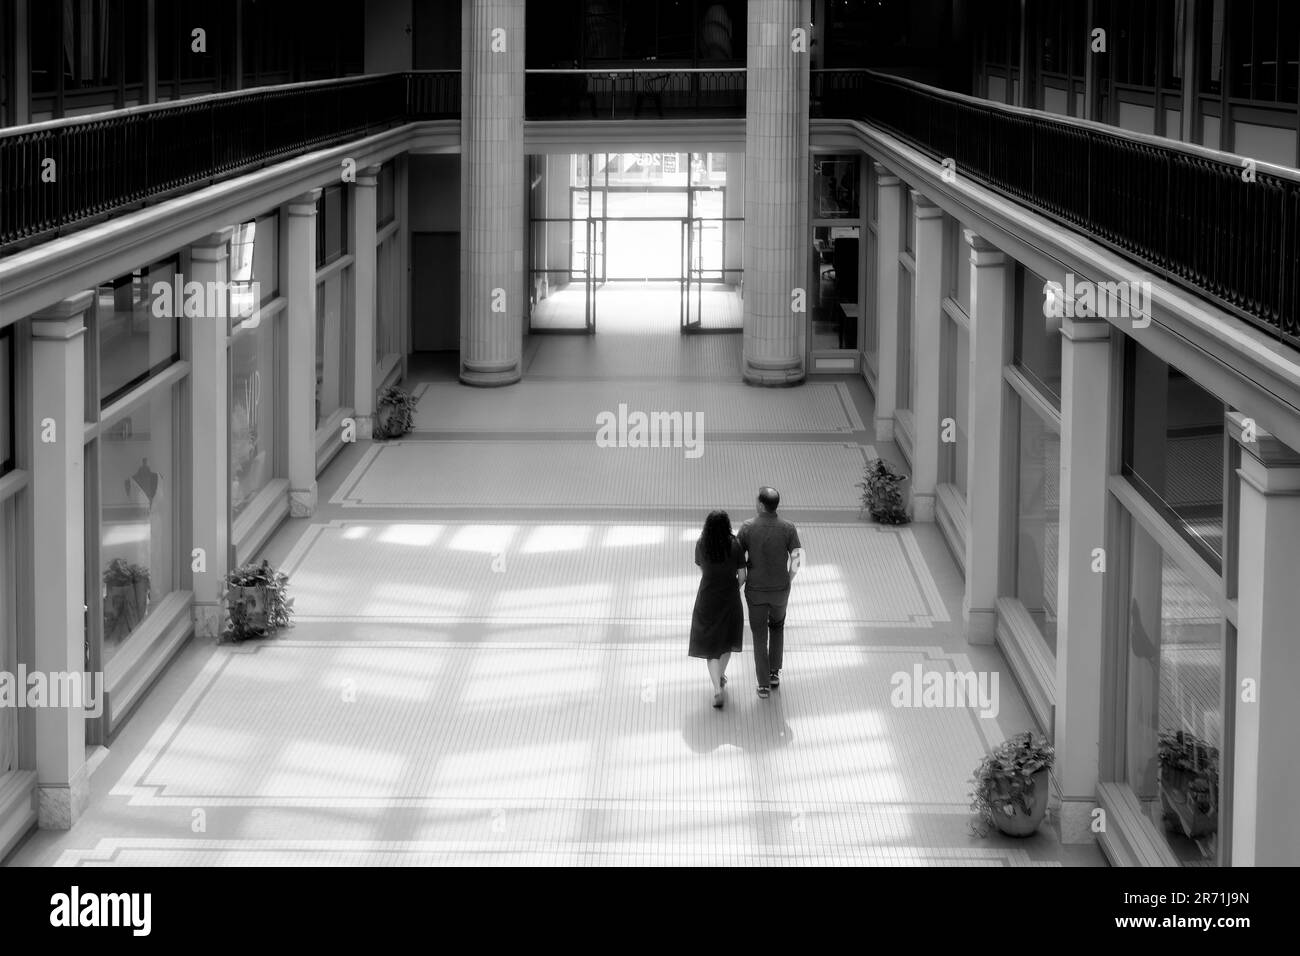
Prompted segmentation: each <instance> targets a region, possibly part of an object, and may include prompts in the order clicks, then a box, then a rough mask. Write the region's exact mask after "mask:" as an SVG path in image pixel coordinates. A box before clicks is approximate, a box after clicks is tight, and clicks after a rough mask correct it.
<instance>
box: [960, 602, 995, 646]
mask: <svg viewBox="0 0 1300 956" xmlns="http://www.w3.org/2000/svg"><path fill="white" fill-rule="evenodd" d="M965 617H966V642H967V643H968V644H995V643H997V638H998V612H997V610H996V609H995V608H975V607H972V608H966V609H965Z"/></svg>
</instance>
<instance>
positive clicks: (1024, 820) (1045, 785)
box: [993, 770, 1050, 837]
mask: <svg viewBox="0 0 1300 956" xmlns="http://www.w3.org/2000/svg"><path fill="white" fill-rule="evenodd" d="M1029 779H1030V780H1032V781H1033V783H1034V796H1033V799H1032V800H1031V801H1030V802H1029V813H1028V814H1024V813H1021V812H1020V810H1019V808H1017V807H1012V808H1011V816H1007V815H1006V814H1005V813H994V814H993V823H994V825H995V826H996V827H997V828H998V830H999V831H1000V832H1002V833H1005V834H1006V835H1007V836H1013V837H1027V836H1029V835H1030V834H1032V833H1033V832H1034V831H1036V830H1037V829H1038V825H1039V824H1040V823H1042V822H1043V817H1044V816H1046V814H1047V792H1048V790H1049V789H1050V787H1049V781H1048V772H1047V771H1046V770H1040V771H1038V773H1036V774H1034V775H1033V776H1032V777H1030V778H1029ZM1010 792H1011V790H1010V788H1009V787H1008V786H1006V785H1005V784H1003V785H1001V786H1000V787H999V788H998V789H997V790H996V791H995V796H996V797H997V798H998V799H999V800H1000V799H1004V798H1005V797H1006V796H1007V795H1009V794H1010Z"/></svg>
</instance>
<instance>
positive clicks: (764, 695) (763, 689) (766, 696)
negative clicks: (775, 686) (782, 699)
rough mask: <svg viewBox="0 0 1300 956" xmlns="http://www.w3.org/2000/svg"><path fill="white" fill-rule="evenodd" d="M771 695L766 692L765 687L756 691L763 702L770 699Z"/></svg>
mask: <svg viewBox="0 0 1300 956" xmlns="http://www.w3.org/2000/svg"><path fill="white" fill-rule="evenodd" d="M771 695H772V692H771V691H770V690H768V689H767V688H766V687H760V688H759V689H758V696H759V697H762V698H763V699H764V700H767V698H768V697H770V696H771Z"/></svg>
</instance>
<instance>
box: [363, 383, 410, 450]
mask: <svg viewBox="0 0 1300 956" xmlns="http://www.w3.org/2000/svg"><path fill="white" fill-rule="evenodd" d="M414 426H415V398H414V397H413V396H412V395H411V393H410V392H408V391H407V390H406V389H404V388H401V387H400V386H397V385H390V386H389V387H388V388H386V389H384V390H383V391H382V392H380V393H379V403H378V405H377V406H376V408H375V425H374V429H373V432H372V434H373V435H374V437H375V438H378V439H385V438H399V437H401V436H402V435H405V434H406V433H407V432H409V431H410V430H411V429H412V428H413V427H414Z"/></svg>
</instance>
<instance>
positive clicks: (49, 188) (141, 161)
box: [0, 71, 460, 255]
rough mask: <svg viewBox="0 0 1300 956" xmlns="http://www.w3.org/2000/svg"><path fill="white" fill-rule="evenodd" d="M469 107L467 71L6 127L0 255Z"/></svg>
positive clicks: (333, 83) (359, 80)
mask: <svg viewBox="0 0 1300 956" xmlns="http://www.w3.org/2000/svg"><path fill="white" fill-rule="evenodd" d="M459 116H460V74H459V73H458V72H456V71H441V72H435V73H389V74H382V75H377V76H365V77H355V78H347V79H342V80H323V81H319V82H314V83H295V84H291V85H288V86H273V87H259V88H257V89H252V90H243V91H240V92H237V93H222V94H217V95H215V96H204V97H198V98H195V99H189V100H180V101H178V102H174V103H163V104H156V105H152V106H142V107H136V108H133V109H127V110H115V111H113V112H110V113H98V114H93V115H90V116H86V117H81V118H77V119H66V120H54V121H52V122H48V123H38V124H35V125H31V126H18V127H13V128H11V129H0V255H4V254H9V253H11V252H14V251H16V250H17V249H19V248H22V247H23V246H26V245H30V244H32V243H35V242H41V241H44V240H46V239H49V238H52V237H54V236H57V235H61V234H62V233H64V232H67V231H70V230H73V229H76V228H81V227H83V226H85V225H88V224H89V223H91V222H94V221H95V220H97V219H99V218H101V217H103V216H105V215H108V214H112V213H118V212H121V211H123V210H126V209H130V208H133V207H137V206H140V205H143V204H145V203H148V202H153V201H158V200H160V199H164V198H166V197H168V196H172V195H175V194H177V193H179V192H181V191H184V190H188V189H195V188H198V187H200V186H206V185H209V184H211V183H215V182H219V181H221V180H223V179H228V178H230V177H232V176H236V175H239V174H241V173H247V172H250V171H252V170H254V169H259V168H261V167H263V166H268V165H270V164H272V163H277V162H282V161H283V160H286V159H289V158H291V157H294V156H299V155H302V154H304V153H308V152H311V151H312V150H318V149H324V148H326V147H329V146H335V145H338V144H341V143H346V142H349V141H352V140H355V139H357V138H359V137H362V136H367V135H370V134H372V133H376V132H379V131H381V130H384V129H388V128H390V127H393V126H397V125H400V124H402V123H406V122H410V121H412V120H417V119H419V120H424V119H443V118H456V117H459Z"/></svg>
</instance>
